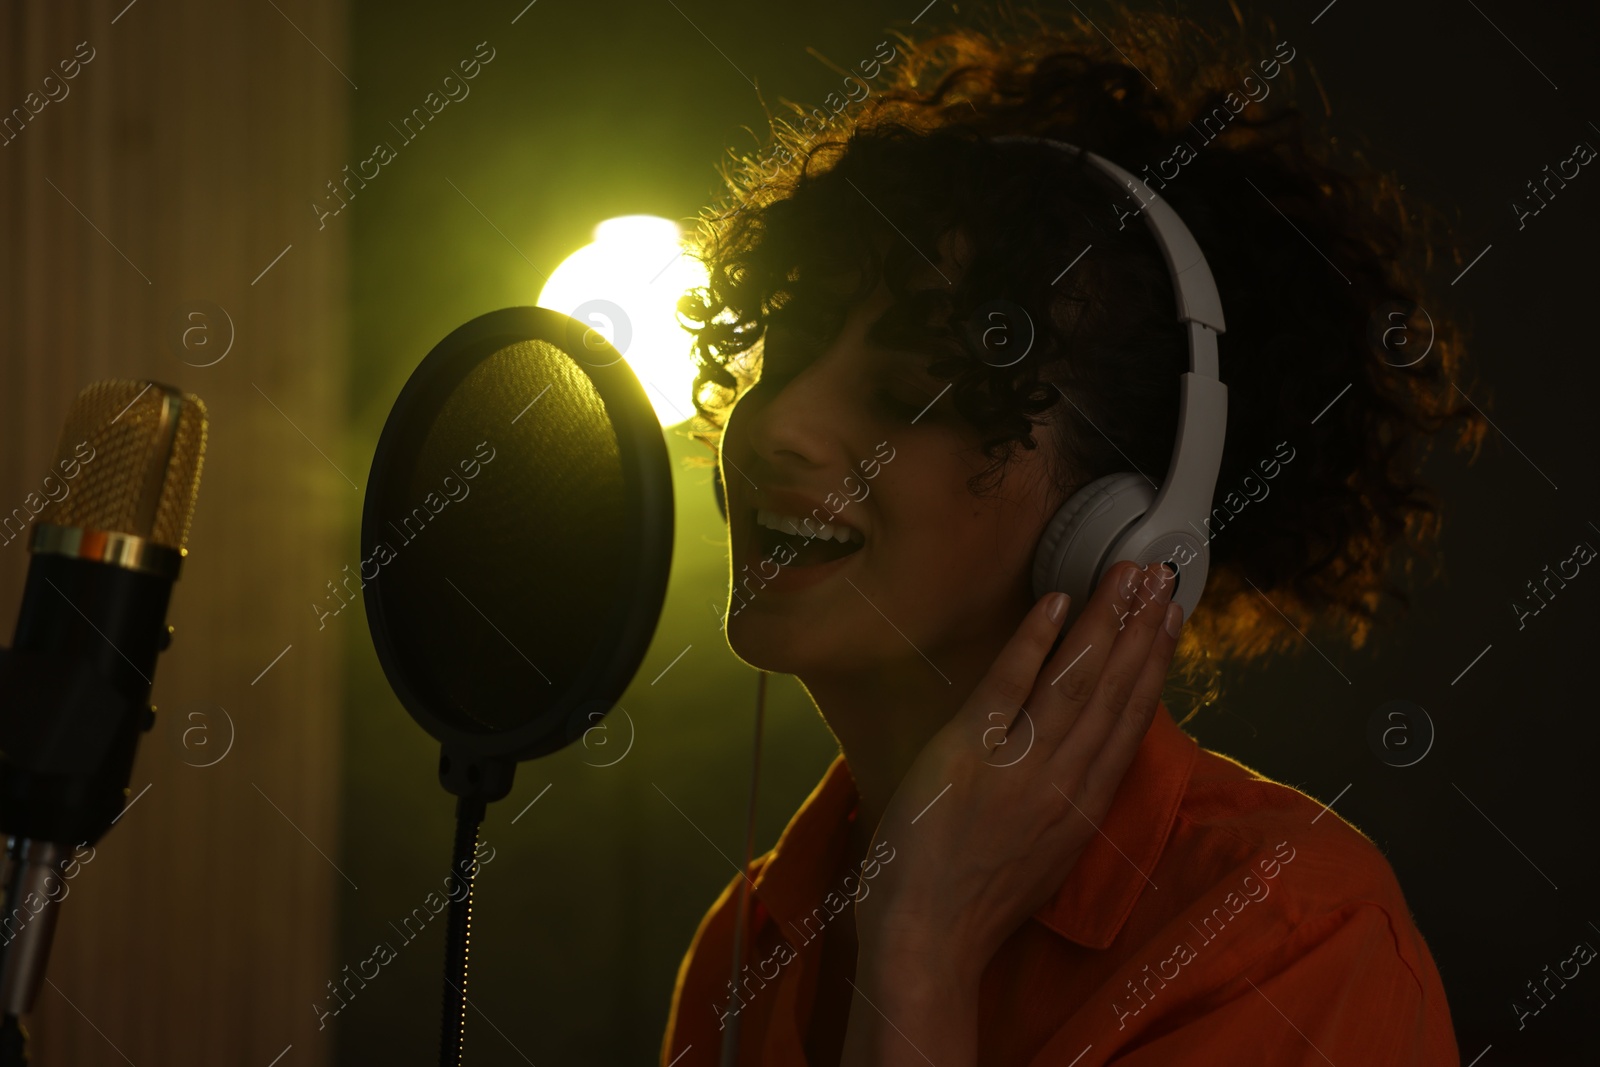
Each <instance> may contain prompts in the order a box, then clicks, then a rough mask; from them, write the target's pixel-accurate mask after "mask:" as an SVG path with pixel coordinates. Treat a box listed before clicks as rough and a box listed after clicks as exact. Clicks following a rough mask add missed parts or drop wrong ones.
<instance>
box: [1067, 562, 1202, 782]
mask: <svg viewBox="0 0 1600 1067" xmlns="http://www.w3.org/2000/svg"><path fill="white" fill-rule="evenodd" d="M1175 585H1176V575H1175V574H1173V573H1172V572H1171V571H1169V570H1167V568H1166V567H1165V566H1163V565H1162V564H1159V563H1157V564H1152V565H1151V567H1150V568H1149V570H1148V571H1147V572H1145V573H1143V574H1141V576H1140V578H1139V580H1138V582H1137V583H1136V586H1135V589H1134V594H1133V597H1132V598H1131V601H1130V606H1129V609H1128V611H1127V614H1126V615H1125V616H1123V617H1122V619H1121V620H1120V621H1121V624H1122V629H1121V631H1120V632H1119V633H1118V636H1117V640H1116V643H1115V645H1114V647H1113V648H1112V649H1111V653H1110V655H1109V657H1108V658H1107V660H1106V664H1105V669H1104V671H1102V672H1101V674H1100V677H1099V679H1098V682H1097V683H1096V685H1095V688H1094V693H1093V695H1092V696H1091V697H1090V698H1089V702H1088V704H1087V705H1086V706H1085V707H1084V709H1083V711H1082V712H1081V713H1080V714H1079V715H1078V717H1077V719H1076V720H1075V721H1074V722H1073V724H1072V727H1071V729H1070V730H1069V731H1068V734H1067V737H1066V740H1065V741H1063V742H1062V743H1061V745H1060V746H1059V747H1058V749H1057V750H1056V761H1055V763H1054V764H1053V770H1055V772H1056V773H1058V774H1059V775H1060V776H1061V777H1062V778H1064V779H1065V780H1067V781H1071V782H1077V781H1080V780H1083V779H1084V778H1085V776H1087V775H1088V772H1089V769H1090V767H1094V768H1095V774H1094V776H1093V781H1092V784H1093V786H1094V788H1095V790H1096V791H1106V790H1107V787H1108V786H1109V791H1106V795H1105V799H1106V800H1107V802H1109V800H1110V796H1111V794H1113V793H1115V791H1116V783H1117V782H1119V781H1121V777H1122V773H1123V772H1124V771H1125V770H1126V769H1127V767H1128V764H1130V763H1132V762H1133V757H1134V755H1135V753H1137V752H1138V749H1139V744H1140V742H1141V741H1142V740H1143V739H1144V735H1145V732H1146V730H1148V729H1149V726H1150V722H1151V719H1152V718H1153V717H1154V715H1155V709H1156V704H1157V702H1158V701H1159V700H1160V697H1161V686H1162V683H1163V682H1165V680H1166V676H1167V669H1168V667H1169V666H1170V665H1171V662H1172V653H1173V650H1174V649H1175V648H1176V647H1177V643H1178V639H1177V637H1176V634H1175V633H1169V632H1168V628H1167V625H1166V623H1167V620H1168V616H1169V612H1176V613H1178V614H1179V618H1177V619H1174V620H1173V627H1172V628H1173V630H1174V631H1175V630H1176V629H1177V626H1178V624H1179V623H1180V622H1181V612H1182V609H1181V608H1177V607H1174V606H1173V605H1172V604H1171V603H1170V600H1171V597H1172V590H1173V588H1174V586H1175Z"/></svg>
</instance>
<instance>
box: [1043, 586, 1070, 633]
mask: <svg viewBox="0 0 1600 1067" xmlns="http://www.w3.org/2000/svg"><path fill="white" fill-rule="evenodd" d="M1071 601H1072V598H1071V597H1070V596H1068V595H1067V594H1065V593H1056V594H1054V595H1053V596H1052V597H1051V598H1050V606H1049V607H1047V608H1045V614H1046V615H1048V616H1050V621H1051V622H1053V623H1055V624H1056V625H1057V626H1060V625H1061V620H1062V619H1063V618H1065V617H1066V614H1067V604H1068V603H1070V602H1071Z"/></svg>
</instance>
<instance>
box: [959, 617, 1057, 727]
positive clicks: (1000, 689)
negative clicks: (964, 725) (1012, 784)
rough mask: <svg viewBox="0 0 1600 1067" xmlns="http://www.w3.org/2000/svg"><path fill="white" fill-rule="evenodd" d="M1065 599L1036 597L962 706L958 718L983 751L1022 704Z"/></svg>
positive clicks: (1053, 637) (1054, 633) (1047, 650)
mask: <svg viewBox="0 0 1600 1067" xmlns="http://www.w3.org/2000/svg"><path fill="white" fill-rule="evenodd" d="M1069 599H1070V598H1069V597H1068V596H1067V595H1066V594H1065V593H1050V594H1048V595H1046V596H1043V597H1040V598H1039V602H1038V603H1037V604H1035V605H1034V606H1033V607H1032V608H1031V609H1030V610H1029V611H1028V614H1027V615H1026V616H1024V617H1023V620H1022V625H1020V626H1018V627H1017V632H1016V633H1014V634H1012V636H1011V640H1009V641H1007V642H1006V644H1005V647H1004V648H1002V649H1001V650H1000V654H999V655H998V656H996V657H995V660H994V662H993V663H992V664H990V665H989V670H988V672H987V673H986V674H984V676H983V679H982V681H980V682H979V683H978V685H977V687H976V688H975V689H973V691H972V695H971V696H970V697H968V698H967V702H966V704H964V705H963V706H962V711H961V714H962V715H963V716H966V717H968V718H969V719H970V721H971V723H972V724H974V725H975V726H976V728H977V729H978V730H979V731H981V732H982V736H983V744H984V747H985V749H986V750H987V751H990V752H992V751H993V750H994V748H995V746H996V745H998V744H999V743H1000V742H1001V741H1002V740H1003V739H1004V736H1005V729H1004V728H1005V727H1006V726H1008V725H1009V724H1010V723H1011V721H1012V720H1013V719H1014V718H1016V716H1017V713H1018V710H1019V709H1020V708H1021V707H1023V705H1024V704H1026V702H1027V700H1028V695H1029V694H1030V693H1031V692H1032V691H1033V684H1034V681H1035V680H1036V679H1037V678H1038V677H1039V668H1040V667H1041V666H1042V665H1043V664H1044V660H1045V657H1046V656H1048V655H1049V654H1050V648H1051V646H1052V645H1054V644H1055V640H1056V636H1057V635H1058V634H1059V633H1060V632H1061V623H1062V621H1063V620H1064V619H1065V618H1066V615H1067V601H1068V600H1069Z"/></svg>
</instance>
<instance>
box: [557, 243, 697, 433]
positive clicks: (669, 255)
mask: <svg viewBox="0 0 1600 1067" xmlns="http://www.w3.org/2000/svg"><path fill="white" fill-rule="evenodd" d="M682 241H683V236H682V234H681V232H680V231H679V229H678V225H677V223H675V222H673V221H672V220H671V219H663V218H658V217H656V216H654V215H624V216H622V217H620V218H615V219H607V220H606V221H604V222H602V223H601V224H600V225H598V226H596V227H595V230H594V242H593V243H592V244H587V245H584V246H583V247H582V248H580V249H578V250H577V251H576V252H574V253H572V255H570V256H568V257H567V258H566V259H564V260H562V261H561V265H560V266H559V267H557V268H556V269H555V272H554V273H553V274H551V275H550V280H549V281H547V282H546V283H545V285H544V288H543V289H542V290H540V291H539V306H540V307H545V308H549V309H550V310H552V311H559V312H561V313H562V314H564V315H571V316H572V317H573V318H575V319H577V320H578V321H580V322H584V323H588V324H589V325H590V326H591V327H593V328H594V330H595V331H596V332H598V333H599V334H601V335H602V336H603V337H605V339H606V340H607V341H609V342H610V343H611V344H612V345H613V346H615V347H616V349H617V350H618V351H619V352H621V353H622V355H623V358H625V359H626V360H627V361H628V366H630V367H632V368H633V372H634V374H636V375H638V377H639V381H640V383H641V384H642V385H643V386H644V391H645V394H646V395H648V396H649V397H650V403H651V404H652V405H653V406H654V407H655V409H656V416H657V417H658V418H659V419H660V420H661V424H662V425H663V426H670V425H672V424H673V423H678V422H682V421H684V420H685V419H687V418H689V416H691V415H692V414H694V405H693V404H692V403H691V401H690V391H691V389H692V387H693V385H694V362H693V360H692V359H691V357H690V347H689V346H690V341H691V338H690V336H689V333H688V331H687V330H685V329H683V327H682V326H680V325H679V324H678V318H677V306H678V300H679V298H680V297H682V296H683V294H684V293H686V292H688V291H689V290H690V289H696V288H699V287H700V286H702V285H704V284H705V283H706V273H705V269H704V267H702V266H701V264H700V263H699V261H698V260H695V259H694V258H692V257H691V256H689V255H687V254H686V253H684V251H683V243H682Z"/></svg>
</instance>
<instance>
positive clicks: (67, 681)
mask: <svg viewBox="0 0 1600 1067" xmlns="http://www.w3.org/2000/svg"><path fill="white" fill-rule="evenodd" d="M205 442H206V417H205V405H204V404H202V403H201V402H200V399H199V398H198V397H195V396H192V395H189V394H186V393H183V392H180V391H179V390H177V389H175V388H173V387H171V386H166V385H161V384H159V383H156V382H144V381H117V380H113V381H101V382H95V383H94V384H92V385H90V386H89V387H88V388H86V389H84V390H83V392H81V393H79V394H78V398H77V401H76V402H75V403H74V405H73V407H72V411H71V413H70V414H69V415H68V416H67V422H66V426H65V428H64V429H63V430H62V433H61V439H60V444H59V445H58V447H57V449H56V462H55V464H54V465H53V466H52V468H51V470H50V474H49V475H48V476H46V477H45V479H44V484H43V488H44V490H45V493H46V495H47V496H48V501H47V502H45V503H44V504H43V506H42V507H40V508H39V509H38V511H37V512H34V510H33V509H32V508H18V509H16V510H15V511H13V512H12V513H11V514H10V515H0V526H3V527H4V528H5V530H6V532H7V534H8V535H11V536H12V537H15V536H16V535H17V533H18V532H20V531H19V530H18V529H17V528H18V527H19V526H27V527H29V528H30V530H29V535H28V538H29V539H28V545H29V548H30V550H31V551H32V558H31V560H30V562H29V565H28V576H27V581H26V584H25V585H24V588H23V593H22V606H21V609H20V610H19V612H18V615H17V628H16V632H15V635H14V637H13V639H12V643H11V648H10V649H8V650H3V649H0V832H3V833H4V834H6V835H7V838H8V842H7V848H6V854H5V860H4V868H3V869H4V886H5V913H4V914H3V915H0V1013H3V1019H0V1064H3V1065H10V1064H22V1063H26V1062H27V1060H26V1057H25V1053H24V1036H23V1031H22V1027H21V1023H20V1017H21V1016H23V1015H24V1014H26V1013H27V1012H28V1011H29V1010H30V1009H31V1008H32V1006H33V1001H34V997H35V996H36V994H37V993H38V989H39V985H40V983H41V982H42V981H43V978H44V970H45V963H46V961H47V959H48V956H49V951H50V941H51V936H52V934H53V933H54V930H55V924H56V921H57V919H58V917H59V912H60V904H59V903H57V899H58V897H64V896H65V892H64V888H65V886H64V880H63V873H62V872H63V869H64V868H65V867H66V866H67V865H68V864H69V863H70V862H71V853H72V851H73V849H74V847H75V846H79V845H92V844H93V843H94V842H96V841H97V840H99V839H100V837H101V836H102V835H103V834H104V833H105V832H106V830H108V829H109V828H110V826H111V823H112V821H113V820H114V819H115V818H116V817H117V816H118V815H119V814H120V813H121V812H122V808H123V804H124V803H125V802H126V799H127V791H128V776H129V774H130V773H131V771H132V768H133V757H134V750H135V747H136V745H137V743H138V738H139V734H141V733H142V732H144V731H146V730H148V729H149V728H150V726H151V725H152V724H153V723H154V721H155V712H154V709H152V708H151V707H150V705H149V699H150V688H151V679H152V678H153V677H154V675H155V663H156V655H157V653H159V652H160V651H161V650H162V649H164V648H166V647H167V644H168V642H169V640H170V631H169V629H168V628H167V626H166V615H167V600H168V598H169V596H170V595H171V592H172V583H173V581H174V580H175V579H176V578H177V577H178V570H179V567H180V565H181V564H182V562H183V557H184V555H185V554H186V549H185V542H186V540H187V539H188V534H189V521H190V518H191V517H192V516H193V514H194V503H195V495H196V493H197V492H198V491H199V487H200V466H201V461H202V459H203V458H204V455H205ZM52 486H54V488H52ZM30 499H38V497H37V494H34V495H32V496H31V498H30Z"/></svg>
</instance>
